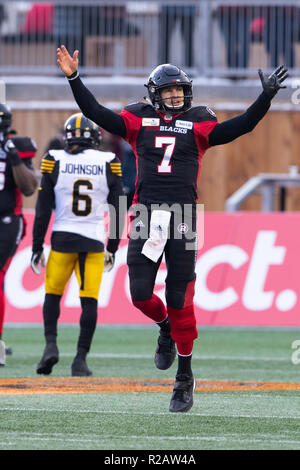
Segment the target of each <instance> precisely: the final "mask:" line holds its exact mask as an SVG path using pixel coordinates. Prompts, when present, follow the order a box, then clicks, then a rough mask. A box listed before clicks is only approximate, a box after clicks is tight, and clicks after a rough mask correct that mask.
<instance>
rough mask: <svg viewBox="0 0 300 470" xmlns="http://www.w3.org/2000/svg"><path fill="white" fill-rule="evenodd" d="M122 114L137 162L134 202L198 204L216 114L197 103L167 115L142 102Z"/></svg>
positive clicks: (215, 122) (131, 106) (126, 109)
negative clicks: (199, 189)
mask: <svg viewBox="0 0 300 470" xmlns="http://www.w3.org/2000/svg"><path fill="white" fill-rule="evenodd" d="M120 115H121V116H122V117H123V119H124V122H125V125H126V131H127V132H126V140H127V141H128V142H129V144H130V145H131V146H132V149H133V151H134V153H135V156H136V162H137V179H136V193H135V198H134V202H140V203H143V204H152V203H167V204H173V203H180V204H185V203H192V204H195V203H196V200H197V186H198V178H199V174H200V170H201V160H202V157H203V155H204V153H205V151H206V150H207V148H208V147H209V142H208V136H209V134H210V132H211V131H212V130H213V129H214V127H215V125H216V124H217V118H216V116H215V114H214V113H213V112H212V111H211V110H210V109H209V108H207V107H205V106H196V107H193V108H191V109H189V110H188V111H186V112H184V113H181V114H178V115H177V116H169V117H168V116H165V115H163V114H161V113H158V112H156V111H155V110H154V108H153V107H152V106H151V105H150V104H148V103H144V102H140V103H135V104H132V105H129V106H127V107H126V108H125V109H124V110H123V111H122V112H121V113H120Z"/></svg>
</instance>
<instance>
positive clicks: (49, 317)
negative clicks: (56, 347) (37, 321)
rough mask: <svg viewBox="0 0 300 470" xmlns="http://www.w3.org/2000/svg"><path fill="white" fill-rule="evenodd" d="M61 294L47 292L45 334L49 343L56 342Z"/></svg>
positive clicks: (44, 308) (44, 309)
mask: <svg viewBox="0 0 300 470" xmlns="http://www.w3.org/2000/svg"><path fill="white" fill-rule="evenodd" d="M60 299H61V296H60V295H55V294H46V295H45V301H44V305H43V318H44V334H45V338H46V342H47V343H53V342H54V343H55V342H56V337H57V322H58V318H59V314H60V305H59V304H60Z"/></svg>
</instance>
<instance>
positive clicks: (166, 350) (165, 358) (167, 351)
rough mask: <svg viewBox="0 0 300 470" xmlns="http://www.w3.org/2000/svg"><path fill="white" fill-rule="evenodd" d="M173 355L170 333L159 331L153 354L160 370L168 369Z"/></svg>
mask: <svg viewBox="0 0 300 470" xmlns="http://www.w3.org/2000/svg"><path fill="white" fill-rule="evenodd" d="M175 357H176V348H175V341H174V340H173V339H172V337H171V335H170V333H165V332H164V331H160V334H159V337H158V340H157V347H156V350H155V356H154V362H155V365H156V367H157V368H158V369H160V370H166V369H169V367H171V365H172V364H173V362H174V359H175Z"/></svg>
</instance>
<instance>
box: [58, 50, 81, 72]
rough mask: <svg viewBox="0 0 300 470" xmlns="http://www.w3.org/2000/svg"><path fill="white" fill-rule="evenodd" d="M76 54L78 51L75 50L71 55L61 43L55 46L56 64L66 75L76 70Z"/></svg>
mask: <svg viewBox="0 0 300 470" xmlns="http://www.w3.org/2000/svg"><path fill="white" fill-rule="evenodd" d="M78 54H79V51H78V50H76V51H74V53H73V56H71V55H70V54H69V52H68V49H67V48H66V47H65V46H63V45H62V46H61V47H58V48H57V63H58V66H59V68H60V69H61V71H62V72H63V73H64V74H65V75H66V76H67V77H70V76H71V75H73V74H74V73H75V72H77V70H78Z"/></svg>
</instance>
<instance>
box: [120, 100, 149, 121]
mask: <svg viewBox="0 0 300 470" xmlns="http://www.w3.org/2000/svg"><path fill="white" fill-rule="evenodd" d="M124 110H125V111H128V112H129V113H132V114H135V115H136V116H138V117H144V115H145V112H150V111H151V112H152V113H153V112H155V111H154V109H153V106H152V105H150V104H149V103H147V102H141V101H140V102H137V103H132V104H129V105H127V106H125V108H124Z"/></svg>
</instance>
